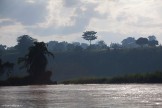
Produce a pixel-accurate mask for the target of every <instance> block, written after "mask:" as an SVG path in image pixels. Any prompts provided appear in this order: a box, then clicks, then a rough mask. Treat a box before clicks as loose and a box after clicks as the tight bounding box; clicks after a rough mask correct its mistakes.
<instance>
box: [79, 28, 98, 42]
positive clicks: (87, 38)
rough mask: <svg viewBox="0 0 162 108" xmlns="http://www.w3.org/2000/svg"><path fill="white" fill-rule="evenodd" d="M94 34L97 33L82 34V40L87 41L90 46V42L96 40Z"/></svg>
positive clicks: (87, 32)
mask: <svg viewBox="0 0 162 108" xmlns="http://www.w3.org/2000/svg"><path fill="white" fill-rule="evenodd" d="M96 33H97V32H95V31H86V32H83V35H82V36H83V37H82V38H83V39H85V40H88V41H89V42H90V45H91V41H92V40H95V39H97V36H96Z"/></svg>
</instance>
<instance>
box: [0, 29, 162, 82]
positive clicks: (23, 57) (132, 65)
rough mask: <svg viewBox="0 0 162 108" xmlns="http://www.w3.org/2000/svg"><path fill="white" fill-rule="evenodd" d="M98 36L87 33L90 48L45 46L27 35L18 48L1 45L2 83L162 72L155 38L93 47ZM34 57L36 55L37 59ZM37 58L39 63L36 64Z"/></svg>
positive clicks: (83, 45) (75, 44)
mask: <svg viewBox="0 0 162 108" xmlns="http://www.w3.org/2000/svg"><path fill="white" fill-rule="evenodd" d="M96 33H97V32H92V31H89V32H84V34H83V37H82V38H83V39H85V40H87V41H89V43H90V44H87V43H79V42H73V43H68V42H65V41H64V42H58V41H50V42H47V43H44V42H37V39H34V38H32V37H30V36H28V35H23V36H20V37H18V38H17V45H15V46H12V47H7V46H5V45H0V80H1V81H3V80H7V79H9V80H11V81H13V79H15V78H26V79H29V78H30V79H33V80H34V79H35V76H44V77H46V78H44V80H47V79H48V78H49V77H50V78H51V80H52V81H64V80H69V79H77V78H84V77H98V78H102V77H112V76H113V77H116V76H122V75H126V74H134V73H143V72H155V71H162V56H161V55H162V46H161V45H159V43H158V40H157V39H156V37H155V36H148V38H145V37H140V38H138V39H135V38H133V37H128V38H126V39H123V41H122V42H121V43H111V44H110V45H109V46H108V45H107V44H106V43H105V42H104V41H103V40H99V41H98V42H97V43H95V44H92V42H91V41H93V40H95V39H97V37H96V36H95V34H96ZM40 49H41V50H40ZM34 51H35V52H34ZM33 53H34V54H36V55H34V56H33ZM31 55H32V56H31ZM49 55H50V56H49ZM30 57H31V58H32V59H31V60H30ZM33 58H34V60H35V59H36V60H35V61H34V62H33V61H32V60H33ZM46 58H47V59H46ZM40 60H41V61H40ZM42 60H43V61H44V62H42ZM31 61H32V62H31ZM22 62H23V63H22ZM38 63H39V64H38ZM41 63H42V64H41ZM22 64H24V67H26V68H23V65H22ZM37 64H38V65H37ZM35 67H37V68H35ZM43 72H46V73H43ZM27 76H30V77H27ZM39 80H40V81H41V80H42V79H41V78H40V77H38V78H36V79H35V81H34V82H35V83H36V82H37V81H38V82H39ZM20 81H21V80H20ZM22 82H23V81H22ZM28 82H30V81H28ZM47 82H50V81H47ZM26 83H27V82H26Z"/></svg>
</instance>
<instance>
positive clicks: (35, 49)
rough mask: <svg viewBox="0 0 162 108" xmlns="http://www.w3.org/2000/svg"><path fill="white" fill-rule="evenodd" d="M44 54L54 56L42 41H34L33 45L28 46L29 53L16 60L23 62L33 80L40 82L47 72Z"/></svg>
mask: <svg viewBox="0 0 162 108" xmlns="http://www.w3.org/2000/svg"><path fill="white" fill-rule="evenodd" d="M46 55H50V56H52V57H54V55H53V54H52V53H51V52H49V51H48V50H47V47H46V44H45V43H44V42H35V43H34V45H33V46H31V47H30V48H29V53H28V54H27V55H25V57H22V58H19V60H18V63H24V65H23V67H24V68H26V69H27V72H28V73H29V75H30V77H31V79H32V80H33V82H40V81H41V80H42V78H43V76H45V74H47V73H46V66H47V58H46ZM48 74H49V73H48ZM49 77H50V76H49Z"/></svg>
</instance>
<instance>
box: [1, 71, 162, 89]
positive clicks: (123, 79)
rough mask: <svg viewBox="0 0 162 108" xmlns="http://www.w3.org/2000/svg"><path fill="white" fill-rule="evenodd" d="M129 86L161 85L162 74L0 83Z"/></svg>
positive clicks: (6, 82) (21, 80)
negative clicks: (137, 84) (135, 84)
mask: <svg viewBox="0 0 162 108" xmlns="http://www.w3.org/2000/svg"><path fill="white" fill-rule="evenodd" d="M129 83H130V84H131V83H139V84H143V83H148V84H149V83H162V72H152V73H138V74H129V75H123V76H116V77H109V78H97V77H91V78H79V79H71V80H66V81H62V82H57V81H51V80H48V81H47V80H42V81H39V82H32V81H31V80H30V79H29V77H25V78H10V79H8V80H7V81H0V86H26V85H55V84H129Z"/></svg>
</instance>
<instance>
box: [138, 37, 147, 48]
mask: <svg viewBox="0 0 162 108" xmlns="http://www.w3.org/2000/svg"><path fill="white" fill-rule="evenodd" d="M136 43H137V44H138V45H140V46H141V47H143V46H144V45H146V44H148V39H147V38H143V37H140V38H139V39H137V40H136Z"/></svg>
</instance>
